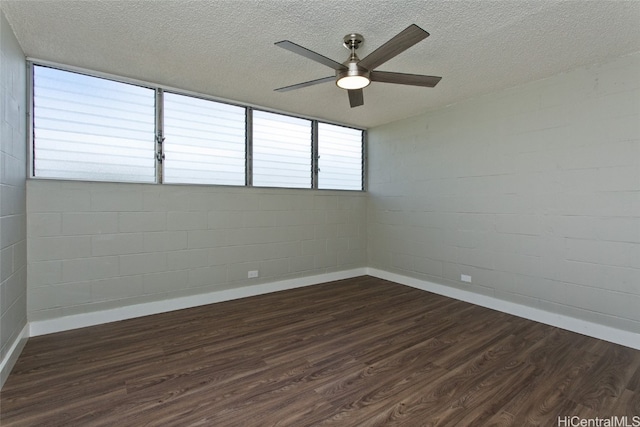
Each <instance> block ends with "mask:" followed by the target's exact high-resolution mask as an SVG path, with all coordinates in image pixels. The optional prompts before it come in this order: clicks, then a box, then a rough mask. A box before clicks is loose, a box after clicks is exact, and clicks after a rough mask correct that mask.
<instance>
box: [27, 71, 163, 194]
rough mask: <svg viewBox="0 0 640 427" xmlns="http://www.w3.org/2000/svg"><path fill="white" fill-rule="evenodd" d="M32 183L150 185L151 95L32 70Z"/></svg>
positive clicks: (98, 81)
mask: <svg viewBox="0 0 640 427" xmlns="http://www.w3.org/2000/svg"><path fill="white" fill-rule="evenodd" d="M33 79H34V81H33V133H34V150H33V153H34V156H33V170H34V175H35V176H37V177H46V178H71V179H85V180H98V181H137V182H154V181H155V175H156V173H155V159H154V144H155V120H154V117H155V113H154V111H155V107H154V103H155V98H154V91H153V89H148V88H144V87H139V86H134V85H130V84H126V83H119V82H114V81H112V80H106V79H101V78H97V77H90V76H86V75H83V74H78V73H71V72H68V71H61V70H56V69H53V68H47V67H42V66H34V70H33Z"/></svg>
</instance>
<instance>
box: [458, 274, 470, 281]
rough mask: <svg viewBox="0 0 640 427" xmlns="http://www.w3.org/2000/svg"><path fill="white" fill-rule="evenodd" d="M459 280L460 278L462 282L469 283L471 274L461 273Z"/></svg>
mask: <svg viewBox="0 0 640 427" xmlns="http://www.w3.org/2000/svg"><path fill="white" fill-rule="evenodd" d="M460 280H462V281H463V282H467V283H471V276H469V275H466V274H461V275H460Z"/></svg>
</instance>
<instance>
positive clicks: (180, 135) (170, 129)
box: [164, 92, 245, 185]
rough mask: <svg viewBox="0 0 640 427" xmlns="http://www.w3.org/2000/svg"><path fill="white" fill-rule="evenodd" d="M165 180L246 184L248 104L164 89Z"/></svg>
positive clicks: (171, 181)
mask: <svg viewBox="0 0 640 427" xmlns="http://www.w3.org/2000/svg"><path fill="white" fill-rule="evenodd" d="M164 137H165V140H164V154H165V160H164V182H169V183H181V184H187V183H195V184H226V185H244V184H245V173H244V168H245V108H243V107H236V106H235V105H228V104H222V103H220V102H213V101H207V100H204V99H200V98H194V97H192V96H184V95H177V94H174V93H166V92H165V93H164Z"/></svg>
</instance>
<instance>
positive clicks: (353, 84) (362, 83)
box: [336, 76, 371, 90]
mask: <svg viewBox="0 0 640 427" xmlns="http://www.w3.org/2000/svg"><path fill="white" fill-rule="evenodd" d="M369 83H371V80H369V79H368V78H367V77H365V76H344V77H341V78H339V79H338V80H337V81H336V84H337V85H338V87H340V88H342V89H347V90H353V89H362V88H363V87H367V86H369Z"/></svg>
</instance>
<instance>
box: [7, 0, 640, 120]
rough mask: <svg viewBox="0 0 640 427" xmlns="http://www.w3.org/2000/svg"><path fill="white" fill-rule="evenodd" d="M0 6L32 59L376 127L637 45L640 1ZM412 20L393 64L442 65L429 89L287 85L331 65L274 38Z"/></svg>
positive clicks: (385, 33) (365, 29)
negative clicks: (413, 40)
mask: <svg viewBox="0 0 640 427" xmlns="http://www.w3.org/2000/svg"><path fill="white" fill-rule="evenodd" d="M0 5H1V7H2V10H3V11H4V13H5V15H6V17H7V19H8V21H9V22H10V24H11V26H12V27H13V30H14V32H15V33H16V36H17V38H18V41H19V42H20V44H21V46H22V48H23V50H24V52H25V54H26V55H27V56H30V57H34V58H38V59H43V60H49V61H55V62H59V63H63V64H69V65H74V66H77V67H83V68H87V69H92V70H98V71H102V72H107V73H112V74H116V75H121V76H126V77H131V78H135V79H140V80H144V81H148V82H153V83H159V84H162V85H167V86H171V87H175V88H180V89H186V90H190V91H195V92H201V93H205V94H209V95H213V96H215V97H219V98H226V99H230V100H235V101H240V102H243V103H250V104H254V105H258V106H263V107H267V108H270V109H275V110H280V111H284V112H291V113H297V114H299V115H305V116H312V117H317V118H322V119H326V120H330V121H335V122H339V123H345V124H351V125H356V126H362V127H372V126H376V125H380V124H383V123H386V122H390V121H394V120H398V119H401V118H405V117H409V116H414V115H416V114H419V113H421V112H423V111H426V110H431V109H434V108H438V107H442V106H445V105H448V104H451V103H453V102H456V101H459V100H462V99H465V98H470V97H473V96H477V95H479V94H482V93H487V92H491V91H494V90H497V89H501V88H505V87H511V86H515V85H518V84H521V83H525V82H528V81H532V80H537V79H541V78H544V77H548V76H551V75H553V74H557V73H560V72H563V71H567V70H570V69H572V68H575V67H578V66H581V65H587V64H593V63H597V62H600V61H603V60H606V59H607V58H612V57H616V56H621V55H624V54H627V53H631V52H637V51H640V1H613V0H602V1H599V0H592V1H584V0H583V1H548V0H533V1H528V0H510V1H480V0H473V1H442V0H439V1H425V0H388V1H380V0H368V1H360V0H351V1H335V0H300V1H286V0H263V1H258V0H233V1H232V0H224V1H223V0H207V1H187V0H173V1H161V0H157V1H152V0H146V1H140V0H127V1H114V0H91V1H57V0H49V1H33V0H31V1H27V0H21V1H13V0H1V2H0ZM412 23H415V24H417V25H419V26H420V27H422V28H424V29H425V30H427V31H428V32H430V33H431V36H430V37H429V38H427V39H426V40H423V41H422V42H420V43H418V44H417V45H415V46H413V47H411V48H410V49H409V50H407V51H405V52H403V53H402V54H400V55H399V56H397V57H396V58H394V59H392V60H390V61H389V62H387V63H385V64H384V65H382V66H381V67H380V68H379V69H380V70H384V71H397V72H404V73H415V74H428V75H436V76H442V77H443V79H442V81H441V82H440V83H439V84H438V86H436V87H435V88H433V89H429V88H420V87H410V86H400V85H394V84H385V83H373V84H372V85H371V86H369V87H367V88H365V89H364V98H365V105H364V106H362V107H357V108H353V109H352V108H349V103H348V100H347V94H346V92H345V91H344V90H342V89H339V88H337V87H336V86H335V84H334V83H331V82H329V83H324V84H321V85H317V86H313V87H308V88H304V89H299V90H295V91H290V92H285V93H278V92H274V91H273V89H275V88H278V87H282V86H287V85H290V84H294V83H300V82H303V81H307V80H312V79H317V78H320V77H326V76H330V75H332V74H333V70H331V69H330V68H327V67H325V66H323V65H321V64H318V63H316V62H313V61H311V60H308V59H306V58H303V57H301V56H298V55H295V54H293V53H291V52H288V51H286V50H284V49H280V48H278V47H276V46H274V44H273V43H274V42H276V41H280V40H285V39H288V40H291V41H293V42H295V43H298V44H301V45H303V46H305V47H307V48H309V49H312V50H315V51H316V52H318V53H321V54H323V55H325V56H328V57H330V58H332V59H335V60H337V61H338V62H343V61H345V60H346V59H347V57H348V52H347V50H346V49H344V47H342V37H343V36H344V35H345V34H347V33H351V32H358V33H361V34H363V35H364V37H365V42H364V45H363V46H362V47H361V48H360V49H359V50H358V54H359V56H360V57H361V58H363V57H365V56H366V55H367V54H368V53H369V52H371V51H373V50H374V49H375V48H376V47H378V46H380V45H381V44H382V43H384V42H385V41H387V40H388V39H390V38H391V37H393V36H394V35H396V34H397V33H399V32H400V31H401V30H403V29H404V28H406V27H407V26H408V25H410V24H412Z"/></svg>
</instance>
